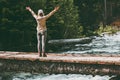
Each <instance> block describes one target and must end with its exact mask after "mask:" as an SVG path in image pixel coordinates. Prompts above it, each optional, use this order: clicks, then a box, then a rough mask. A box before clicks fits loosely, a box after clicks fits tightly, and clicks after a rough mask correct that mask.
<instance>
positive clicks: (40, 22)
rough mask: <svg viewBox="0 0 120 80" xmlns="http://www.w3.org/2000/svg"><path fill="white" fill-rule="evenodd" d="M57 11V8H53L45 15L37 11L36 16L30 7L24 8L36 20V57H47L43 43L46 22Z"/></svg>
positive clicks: (40, 10) (45, 33) (44, 41)
mask: <svg viewBox="0 0 120 80" xmlns="http://www.w3.org/2000/svg"><path fill="white" fill-rule="evenodd" d="M58 9H59V7H55V8H54V10H53V11H51V12H50V13H49V14H47V15H44V12H43V10H42V9H39V10H38V14H37V15H36V14H35V13H34V11H33V10H32V9H31V8H30V7H26V10H28V11H30V12H31V14H32V16H33V17H34V18H35V19H36V22H37V40H38V44H37V48H38V55H39V56H40V57H41V56H43V57H47V55H46V53H45V43H46V37H47V27H46V20H47V19H48V18H49V17H50V16H52V15H53V14H54V13H55V12H56V11H57V10H58ZM41 50H42V51H41Z"/></svg>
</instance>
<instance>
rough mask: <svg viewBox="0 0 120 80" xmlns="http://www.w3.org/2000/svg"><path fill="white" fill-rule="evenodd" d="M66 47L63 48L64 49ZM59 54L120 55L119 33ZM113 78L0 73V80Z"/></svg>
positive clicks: (102, 79) (80, 75)
mask: <svg viewBox="0 0 120 80" xmlns="http://www.w3.org/2000/svg"><path fill="white" fill-rule="evenodd" d="M66 47H67V46H64V48H65V49H66ZM67 48H68V49H67V50H66V51H63V52H61V53H81V54H84V53H89V54H100V53H106V54H111V53H112V54H113V53H114V54H119V53H120V32H118V33H116V34H114V35H104V36H102V37H94V39H93V40H92V42H90V43H88V44H75V45H72V46H70V47H67ZM112 77H114V75H113V76H108V75H106V76H100V75H96V76H92V75H82V74H68V75H67V74H52V75H49V74H31V73H23V72H19V73H18V72H4V73H0V80H109V79H110V78H112Z"/></svg>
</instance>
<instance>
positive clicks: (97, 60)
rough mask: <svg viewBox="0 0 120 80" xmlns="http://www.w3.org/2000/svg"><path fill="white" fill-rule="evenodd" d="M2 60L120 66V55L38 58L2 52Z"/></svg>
mask: <svg viewBox="0 0 120 80" xmlns="http://www.w3.org/2000/svg"><path fill="white" fill-rule="evenodd" d="M0 59H15V60H30V61H35V60H39V61H43V62H67V63H84V64H101V65H102V64H104V65H120V55H119V54H118V55H117V56H116V55H113V54H111V55H109V54H107V55H104V54H103V55H100V54H98V55H95V56H93V55H89V54H87V55H83V54H81V55H80V54H74V55H73V54H55V53H54V54H53V53H48V57H38V55H37V53H26V52H0Z"/></svg>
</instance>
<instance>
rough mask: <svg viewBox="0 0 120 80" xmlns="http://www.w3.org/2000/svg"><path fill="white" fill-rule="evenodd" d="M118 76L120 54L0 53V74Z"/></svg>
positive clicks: (119, 73)
mask: <svg viewBox="0 0 120 80" xmlns="http://www.w3.org/2000/svg"><path fill="white" fill-rule="evenodd" d="M2 71H24V72H35V73H50V74H52V73H54V74H57V73H61V74H62V73H64V74H69V73H71V74H72V73H75V74H93V75H96V74H100V75H106V74H107V75H120V54H58V53H56V54H55V53H48V56H47V57H38V55H37V53H34V52H6V51H0V72H2Z"/></svg>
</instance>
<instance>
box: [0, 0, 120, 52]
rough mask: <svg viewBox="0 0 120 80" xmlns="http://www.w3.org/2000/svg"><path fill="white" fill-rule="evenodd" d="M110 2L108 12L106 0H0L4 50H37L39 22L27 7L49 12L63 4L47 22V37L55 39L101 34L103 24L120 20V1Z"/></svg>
mask: <svg viewBox="0 0 120 80" xmlns="http://www.w3.org/2000/svg"><path fill="white" fill-rule="evenodd" d="M106 2H107V3H106V10H107V12H106V14H105V0H0V50H11V51H36V43H37V39H36V21H35V19H34V18H33V17H32V15H31V14H30V13H29V12H28V11H27V10H26V9H25V7H26V6H30V7H31V8H32V9H33V10H34V11H35V12H36V13H37V10H38V9H43V10H44V13H45V14H48V13H49V12H50V11H51V10H53V9H54V7H55V6H60V9H59V11H58V12H56V13H55V14H54V15H53V16H52V17H51V18H50V19H49V20H48V21H47V28H48V38H47V39H48V40H53V39H66V38H67V39H68V38H80V37H86V36H93V35H97V33H96V31H97V30H98V29H99V28H100V27H101V26H102V25H103V26H104V24H105V25H110V24H111V23H112V22H113V21H115V20H118V19H119V18H120V0H106ZM105 17H106V18H105ZM104 27H105V26H104Z"/></svg>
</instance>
